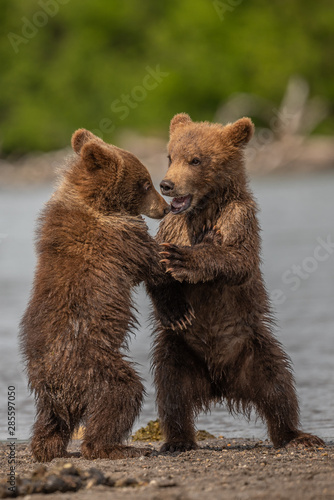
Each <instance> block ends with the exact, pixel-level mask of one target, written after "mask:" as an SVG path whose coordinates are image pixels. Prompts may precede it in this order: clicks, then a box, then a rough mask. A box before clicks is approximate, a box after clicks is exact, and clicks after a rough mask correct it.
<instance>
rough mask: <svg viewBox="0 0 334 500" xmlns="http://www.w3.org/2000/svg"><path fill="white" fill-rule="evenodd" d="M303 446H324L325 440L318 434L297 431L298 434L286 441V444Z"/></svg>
mask: <svg viewBox="0 0 334 500" xmlns="http://www.w3.org/2000/svg"><path fill="white" fill-rule="evenodd" d="M299 445H301V446H305V447H307V448H316V447H317V446H325V442H324V441H323V440H322V439H320V438H319V437H318V436H314V435H313V434H307V433H306V432H299V433H298V435H297V436H296V437H295V438H293V439H292V440H291V441H289V442H288V443H287V446H289V447H290V446H291V447H293V446H299Z"/></svg>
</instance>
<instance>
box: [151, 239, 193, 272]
mask: <svg viewBox="0 0 334 500" xmlns="http://www.w3.org/2000/svg"><path fill="white" fill-rule="evenodd" d="M161 246H162V247H163V251H161V252H159V253H160V255H161V256H162V257H163V259H162V260H161V261H160V262H162V263H163V264H165V266H166V272H167V273H170V274H171V275H172V276H173V278H174V279H176V280H178V281H184V280H186V279H187V278H189V274H190V269H189V267H190V266H189V264H190V261H191V247H178V246H176V245H172V244H171V243H161Z"/></svg>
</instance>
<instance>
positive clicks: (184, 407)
mask: <svg viewBox="0 0 334 500" xmlns="http://www.w3.org/2000/svg"><path fill="white" fill-rule="evenodd" d="M253 128H254V127H253V124H252V122H251V120H250V119H249V118H242V119H240V120H238V121H237V122H235V123H232V124H229V125H226V126H222V125H220V124H211V123H208V122H201V123H195V122H192V120H191V119H190V117H189V116H188V115H187V114H184V113H181V114H178V115H176V116H175V117H174V118H173V119H172V121H171V125H170V142H169V147H168V150H169V169H168V172H167V175H166V177H165V179H164V180H163V181H162V182H161V191H162V193H163V194H164V195H167V196H170V197H173V201H172V203H171V212H170V213H169V214H168V215H167V216H166V217H165V218H164V220H163V221H162V222H161V224H160V228H159V232H158V235H157V241H158V242H159V243H160V244H162V245H163V251H162V252H161V253H162V256H163V262H164V265H166V270H167V271H168V272H169V273H170V274H171V275H172V276H173V277H174V278H175V279H176V280H178V281H179V282H180V283H181V284H182V285H183V292H184V294H185V297H186V300H187V301H188V302H189V304H190V305H191V306H192V307H193V310H194V313H195V317H196V319H195V320H194V322H193V325H192V326H187V325H185V328H184V329H183V330H182V331H178V332H175V331H173V330H172V329H168V328H167V329H163V328H161V327H160V326H159V325H158V327H157V337H156V339H155V346H154V351H153V366H154V369H155V384H156V389H157V403H158V411H159V416H160V419H161V423H162V427H163V431H164V434H165V438H166V442H165V444H164V445H163V446H162V449H161V450H162V451H185V450H189V449H194V448H196V443H195V431H194V418H195V416H196V414H197V413H198V412H200V411H202V410H204V411H205V410H209V408H210V403H212V402H223V401H225V402H226V403H227V406H228V408H229V409H230V411H232V412H235V411H242V412H243V413H244V414H246V415H247V416H248V415H249V414H250V411H251V409H252V408H254V409H255V410H256V412H257V413H258V415H259V416H260V417H262V419H263V420H265V421H266V422H267V426H268V431H269V435H270V438H271V440H272V442H273V444H274V446H276V447H279V446H284V445H286V444H287V443H289V442H293V443H302V444H304V445H308V446H316V445H321V444H323V442H322V440H321V439H319V438H318V437H316V436H312V435H310V434H305V433H304V432H302V431H300V430H299V408H298V401H297V397H296V393H295V388H294V381H293V377H292V374H291V366H290V361H289V359H288V357H287V355H286V354H285V353H284V351H283V350H282V347H281V345H280V343H279V342H278V341H277V340H276V339H275V337H274V336H273V333H272V327H271V325H272V317H271V313H270V306H269V301H268V296H267V292H266V289H265V286H264V283H263V278H262V275H261V271H260V237H259V224H258V221H257V215H256V213H257V207H256V204H255V202H254V199H253V196H252V193H251V192H250V189H249V188H248V186H247V179H246V173H245V168H244V162H243V150H244V147H245V145H246V144H247V143H248V141H249V140H250V139H251V137H252V135H253ZM150 291H151V296H152V300H153V303H154V306H155V313H156V317H157V318H159V314H160V303H159V300H156V298H155V295H154V292H153V291H154V289H151V290H150ZM166 293H167V294H168V293H169V292H168V290H167V291H166Z"/></svg>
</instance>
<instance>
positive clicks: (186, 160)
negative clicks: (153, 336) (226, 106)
mask: <svg viewBox="0 0 334 500" xmlns="http://www.w3.org/2000/svg"><path fill="white" fill-rule="evenodd" d="M253 132H254V125H253V123H252V122H251V120H250V119H249V118H241V119H240V120H238V121H236V122H235V123H230V124H228V125H225V126H223V125H220V124H218V123H209V122H193V121H192V120H191V118H190V116H189V115H187V114H186V113H180V114H178V115H175V116H174V118H173V119H172V121H171V123H170V140H169V144H168V159H169V168H168V172H167V174H166V176H165V178H164V179H163V181H162V182H161V184H160V188H161V192H162V194H163V195H166V196H171V197H173V201H172V203H171V212H172V213H174V214H180V213H183V212H185V211H188V212H190V211H192V210H194V209H195V208H197V209H199V208H200V207H204V206H205V204H206V201H207V200H209V199H211V198H214V197H215V196H218V195H221V196H223V193H224V192H225V193H227V192H228V191H230V192H231V190H232V189H233V188H236V186H238V185H239V186H241V185H242V184H244V183H245V182H246V179H245V172H244V166H243V149H244V147H245V145H246V144H247V143H248V142H249V140H250V139H251V137H252V135H253Z"/></svg>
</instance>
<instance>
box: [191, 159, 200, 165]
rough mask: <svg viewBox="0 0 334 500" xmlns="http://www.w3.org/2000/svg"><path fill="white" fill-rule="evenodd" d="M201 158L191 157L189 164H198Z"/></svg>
mask: <svg viewBox="0 0 334 500" xmlns="http://www.w3.org/2000/svg"><path fill="white" fill-rule="evenodd" d="M200 164H201V160H200V159H199V158H193V159H192V160H191V162H190V165H200Z"/></svg>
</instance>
